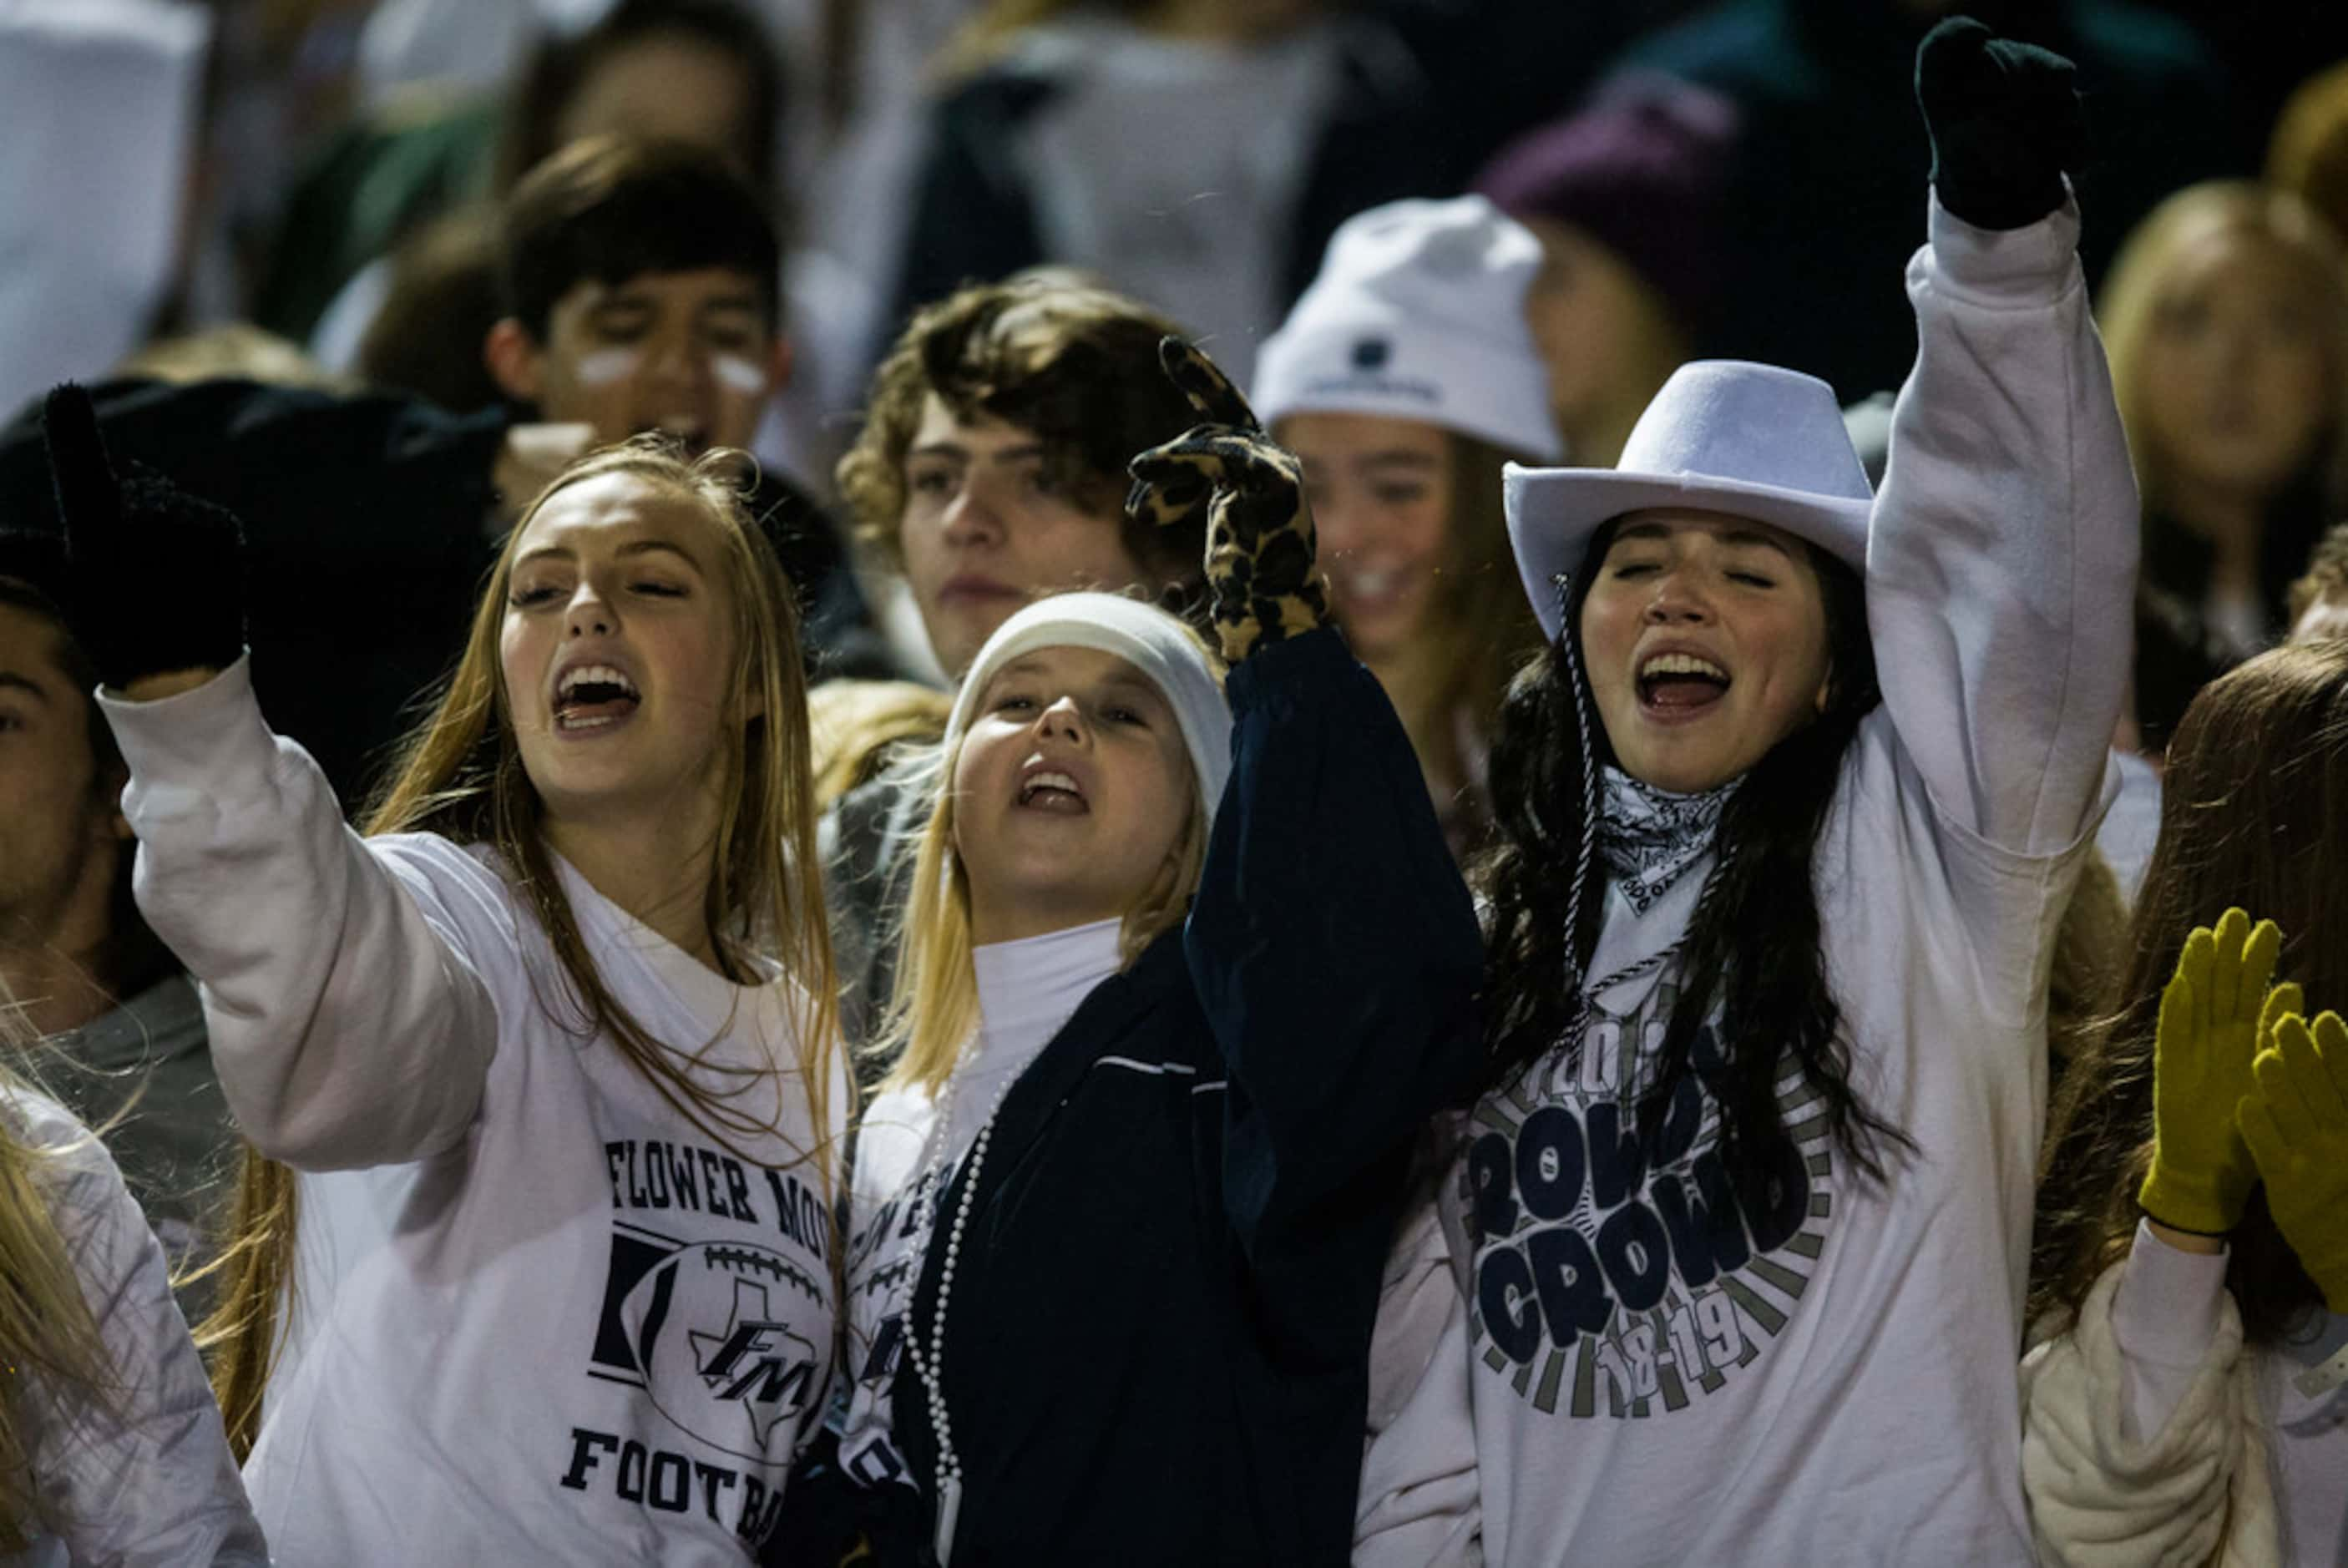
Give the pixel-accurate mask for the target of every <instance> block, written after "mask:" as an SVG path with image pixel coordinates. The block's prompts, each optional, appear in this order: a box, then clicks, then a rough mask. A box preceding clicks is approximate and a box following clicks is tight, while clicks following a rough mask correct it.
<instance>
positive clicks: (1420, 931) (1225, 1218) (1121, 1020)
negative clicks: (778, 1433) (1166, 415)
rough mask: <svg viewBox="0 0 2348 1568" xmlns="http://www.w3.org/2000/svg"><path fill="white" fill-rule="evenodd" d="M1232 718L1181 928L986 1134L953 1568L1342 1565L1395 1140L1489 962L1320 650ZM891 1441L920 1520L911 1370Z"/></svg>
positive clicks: (1062, 1042)
mask: <svg viewBox="0 0 2348 1568" xmlns="http://www.w3.org/2000/svg"><path fill="white" fill-rule="evenodd" d="M1231 701H1232V707H1233V708H1234V710H1235V713H1236V717H1237V727H1236V731H1235V735H1234V742H1235V745H1234V758H1233V764H1234V766H1233V774H1232V778H1231V786H1230V789H1229V790H1228V791H1227V792H1226V794H1225V796H1224V798H1223V803H1222V807H1221V810H1220V816H1219V818H1218V820H1217V821H1216V824H1215V831H1214V837H1213V840H1212V843H1211V847H1210V851H1209V857H1208V862H1207V868H1206V872H1205V875H1204V878H1203V881H1202V883H1201V886H1200V892H1199V896H1198V899H1197V901H1196V903H1194V905H1193V907H1192V910H1191V914H1190V919H1189V924H1188V927H1187V928H1186V930H1185V931H1183V932H1182V933H1181V934H1179V935H1178V934H1169V935H1167V936H1166V937H1163V938H1161V939H1160V940H1159V942H1157V943H1156V944H1153V945H1152V946H1151V947H1150V948H1149V950H1148V952H1146V953H1145V954H1142V956H1141V958H1140V959H1139V960H1138V962H1137V963H1136V964H1135V965H1133V967H1132V968H1131V969H1130V970H1129V971H1128V972H1127V973H1125V974H1123V975H1117V976H1115V977H1112V978H1111V979H1109V980H1107V981H1105V982H1103V983H1102V984H1101V985H1099V986H1098V987H1097V988H1096V989H1095V990H1094V991H1093V993H1092V994H1091V995H1089V996H1087V997H1086V999H1085V1002H1084V1004H1083V1006H1081V1007H1079V1008H1078V1010H1077V1011H1076V1016H1074V1017H1073V1018H1071V1019H1070V1020H1069V1021H1068V1023H1067V1025H1066V1026H1065V1027H1063V1028H1062V1029H1061V1031H1060V1032H1059V1034H1058V1035H1057V1036H1056V1037H1054V1038H1053V1040H1052V1041H1051V1043H1049V1044H1048V1045H1046V1046H1045V1047H1044V1050H1043V1052H1042V1054H1041V1055H1040V1056H1038V1057H1037V1058H1036V1059H1035V1062H1033V1063H1032V1064H1031V1065H1030V1066H1029V1067H1028V1068H1027V1069H1026V1070H1025V1073H1024V1074H1023V1075H1022V1076H1021V1077H1020V1078H1019V1079H1018V1080H1017V1082H1016V1083H1015V1084H1014V1087H1013V1088H1012V1089H1011V1091H1010V1093H1009V1094H1008V1096H1007V1097H1006V1098H1005V1099H1004V1102H1003V1106H1002V1109H1001V1110H1000V1112H999V1114H998V1116H997V1119H996V1121H995V1124H994V1134H993V1138H992V1142H991V1146H990V1148H989V1150H988V1152H987V1156H986V1159H985V1161H983V1167H982V1170H981V1172H980V1178H979V1181H980V1185H979V1188H978V1190H977V1191H976V1192H975V1193H974V1194H973V1203H972V1208H971V1212H970V1228H969V1230H968V1232H967V1233H966V1234H965V1238H964V1241H963V1249H962V1253H961V1254H960V1257H959V1259H958V1262H957V1267H956V1274H955V1279H954V1287H953V1295H952V1305H951V1309H950V1312H949V1314H948V1316H947V1320H946V1323H945V1325H944V1344H945V1346H946V1348H945V1366H946V1373H945V1377H946V1396H947V1399H948V1403H949V1408H950V1410H951V1412H952V1414H953V1437H954V1445H955V1449H956V1450H957V1452H958V1453H959V1455H960V1457H961V1460H962V1465H963V1477H964V1480H963V1502H962V1511H961V1519H960V1527H959V1531H958V1533H957V1535H956V1543H955V1546H954V1550H953V1563H954V1568H981V1565H987V1564H1012V1563H1019V1564H1027V1563H1118V1564H1124V1565H1128V1568H1132V1565H1138V1564H1148V1563H1166V1564H1174V1563H1182V1564H1201V1563H1235V1564H1236V1563H1247V1564H1268V1563H1281V1564H1313V1563H1344V1562H1345V1561H1346V1560H1347V1558H1348V1556H1349V1555H1350V1551H1351V1545H1352V1540H1353V1521H1354V1494H1355V1490H1356V1487H1357V1485H1358V1480H1359V1470H1360V1463H1361V1454H1362V1442H1363V1436H1364V1422H1365V1406H1366V1401H1367V1398H1368V1359H1369V1345H1370V1330H1371V1326H1372V1323H1373V1321H1374V1320H1375V1316H1376V1312H1377V1301H1378V1286H1379V1281H1380V1278H1381V1274H1382V1271H1383V1268H1384V1265H1385V1258H1386V1252H1387V1248H1388V1245H1389V1243H1391V1241H1392V1239H1393V1233H1394V1229H1395V1222H1396V1219H1397V1216H1398V1213H1399V1212H1400V1208H1401V1204H1402V1201H1403V1198H1404V1188H1405V1179H1406V1163H1407V1160H1408V1155H1409V1151H1410V1148H1411V1144H1412V1140H1413V1138H1414V1135H1415V1134H1416V1132H1417V1130H1419V1128H1420V1127H1421V1126H1422V1125H1423V1124H1424V1123H1425V1121H1426V1119H1427V1118H1428V1116H1429V1115H1430V1114H1431V1113H1432V1112H1433V1111H1435V1110H1436V1109H1437V1108H1438V1107H1439V1106H1441V1105H1442V1104H1444V1103H1446V1102H1447V1100H1449V1099H1452V1098H1453V1097H1454V1096H1455V1095H1457V1094H1459V1093H1461V1092H1464V1091H1465V1089H1466V1088H1467V1087H1468V1079H1469V1078H1470V1077H1471V1075H1472V1074H1473V1073H1474V1071H1475V1069H1476V1066H1477V1063H1478V1057H1479V1055H1480V1051H1481V1035H1480V1031H1479V1028H1478V1023H1477V1019H1476V1016H1475V992H1476V989H1477V985H1478V980H1479V977H1480V975H1481V972H1482V946H1481V942H1480V940H1479V937H1478V931H1477V926H1476V920H1475V913H1474V909H1473V907H1472V905H1471V903H1470V902H1469V900H1468V893H1467V890H1466V888H1465V886H1464V885H1463V884H1462V883H1461V882H1460V880H1459V874H1458V872H1457V871H1456V870H1455V869H1454V867H1453V864H1452V861H1451V856H1450V853H1449V851H1447V849H1446V848H1445V845H1444V841H1443V836H1442V834H1441V832H1440V831H1439V830H1438V829H1437V825H1436V820H1435V813H1434V810H1433V809H1432V807H1431V805H1430V804H1429V802H1428V800H1427V797H1426V785H1425V784H1424V782H1423V781H1422V779H1421V777H1420V773H1419V769H1418V764H1417V760H1416V758H1415V757H1414V755H1413V754H1412V751H1411V748H1410V744H1409V742H1408V740H1407V739H1406V738H1405V736H1404V734H1403V730H1402V727H1401V725H1400V724H1399V723H1398V722H1397V721H1396V720H1395V717H1394V713H1393V711H1392V709H1391V708H1390V707H1388V706H1387V704H1386V700H1385V695H1384V693H1383V692H1381V691H1380V690H1379V688H1378V686H1377V684H1376V683H1375V681H1374V680H1373V679H1372V678H1371V677H1370V676H1369V675H1368V674H1367V672H1365V671H1364V670H1363V669H1362V668H1361V666H1360V665H1356V664H1354V661H1353V659H1352V658H1351V657H1350V656H1349V655H1347V654H1346V652H1345V649H1344V645H1343V644H1342V643H1340V642H1339V641H1338V639H1337V636H1336V634H1334V632H1320V633H1315V634H1313V635H1311V636H1309V637H1306V638H1303V639H1301V640H1299V641H1296V642H1293V643H1288V644H1283V645H1278V646H1275V647H1272V648H1270V649H1267V650H1265V651H1263V652H1262V653H1260V654H1258V655H1255V656H1254V657H1252V658H1251V659H1249V660H1248V661H1247V662H1246V663H1244V664H1243V665H1241V666H1240V668H1239V669H1237V670H1235V671H1234V672H1233V673H1232V675H1231ZM965 1169H966V1167H965ZM960 1202H961V1187H960V1182H959V1181H957V1183H956V1184H955V1185H954V1186H953V1187H952V1188H950V1189H949V1190H948V1191H947V1192H946V1193H945V1195H944V1197H943V1198H942V1205H941V1210H940V1212H942V1213H947V1214H952V1213H953V1212H955V1210H956V1207H957V1205H958V1204H959V1203H960ZM945 1229H946V1228H945V1227H941V1229H940V1232H939V1237H940V1239H938V1240H936V1241H934V1242H933V1243H932V1246H931V1248H930V1251H929V1253H928V1256H927V1259H926V1262H925V1264H924V1268H923V1272H922V1280H921V1283H920V1285H919V1287H918V1289H917V1291H916V1294H915V1297H914V1313H915V1321H916V1322H917V1323H919V1324H920V1325H921V1326H922V1329H923V1331H924V1334H925V1335H926V1334H928V1333H929V1332H931V1326H932V1325H933V1324H934V1323H935V1321H936V1318H935V1314H936V1310H937V1284H938V1274H939V1267H940V1263H941V1261H942V1257H943V1254H944V1242H943V1240H942V1237H943V1235H944V1233H945ZM894 1419H895V1426H896V1431H897V1433H898V1434H899V1439H900V1444H901V1449H902V1451H903V1452H904V1454H905V1456H906V1458H907V1460H909V1462H910V1463H911V1465H912V1467H913V1469H914V1471H915V1473H916V1475H917V1476H918V1477H919V1478H920V1480H921V1482H922V1496H923V1498H924V1499H925V1500H928V1499H933V1498H934V1495H935V1491H934V1487H933V1485H932V1481H933V1479H934V1475H935V1466H936V1462H937V1448H936V1441H935V1437H934V1434H933V1432H932V1429H931V1426H930V1420H929V1411H928V1406H927V1402H926V1399H925V1398H924V1394H923V1390H922V1384H921V1380H920V1378H919V1377H916V1376H915V1375H914V1374H913V1372H912V1370H911V1367H910V1366H907V1367H904V1368H903V1369H902V1370H901V1372H900V1374H899V1376H898V1379H897V1382H896V1405H895V1410H894ZM928 1529H929V1526H928V1523H927V1522H926V1521H924V1522H922V1527H921V1529H920V1530H919V1531H918V1532H913V1533H914V1535H915V1537H916V1539H917V1540H918V1542H920V1545H919V1547H918V1548H917V1550H919V1551H924V1552H925V1551H926V1542H927V1535H928ZM882 1560H883V1561H888V1560H889V1559H888V1557H887V1555H886V1553H884V1554H883V1557H882Z"/></svg>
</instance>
